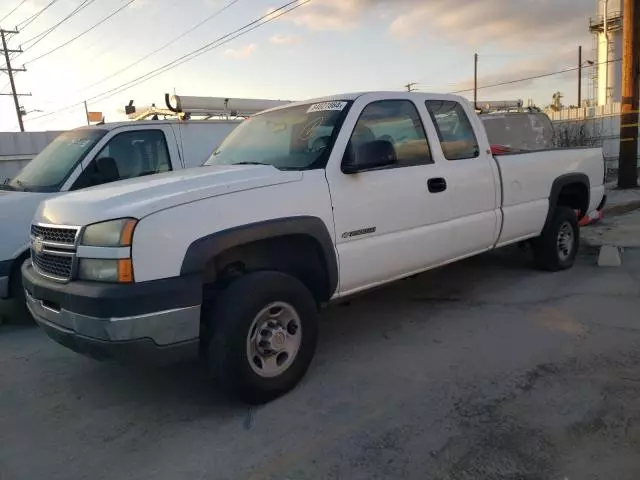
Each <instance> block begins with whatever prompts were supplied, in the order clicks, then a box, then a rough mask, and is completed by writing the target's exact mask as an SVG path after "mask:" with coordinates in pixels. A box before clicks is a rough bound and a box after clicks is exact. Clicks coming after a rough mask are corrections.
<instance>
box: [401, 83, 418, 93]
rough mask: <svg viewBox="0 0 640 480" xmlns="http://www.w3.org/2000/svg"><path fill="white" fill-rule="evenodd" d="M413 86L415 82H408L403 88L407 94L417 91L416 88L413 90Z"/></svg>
mask: <svg viewBox="0 0 640 480" xmlns="http://www.w3.org/2000/svg"><path fill="white" fill-rule="evenodd" d="M414 85H417V83H416V82H409V83H407V84H406V85H405V86H404V88H406V89H407V92H414V91H416V90H417V88H413V87H414Z"/></svg>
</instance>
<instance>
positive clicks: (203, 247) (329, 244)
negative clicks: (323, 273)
mask: <svg viewBox="0 0 640 480" xmlns="http://www.w3.org/2000/svg"><path fill="white" fill-rule="evenodd" d="M286 235H307V236H309V237H312V238H313V239H314V240H316V241H317V242H318V244H319V245H320V248H321V250H322V257H323V260H324V263H325V266H326V267H327V276H328V281H329V285H328V286H329V292H330V296H331V295H333V293H335V291H336V289H337V288H338V258H337V255H336V250H335V246H334V244H333V240H332V239H331V235H330V234H329V230H328V229H327V226H326V225H325V223H324V222H323V221H322V220H321V219H320V218H318V217H312V216H296V217H283V218H276V219H272V220H265V221H262V222H256V223H249V224H246V225H241V226H238V227H233V228H230V229H227V230H222V231H219V232H216V233H212V234H210V235H206V236H204V237H202V238H199V239H197V240H195V241H193V242H192V243H191V245H189V247H188V248H187V251H186V253H185V256H184V259H183V260H182V267H181V269H180V274H181V275H187V274H191V273H201V272H202V271H203V269H204V267H205V265H206V264H207V263H208V262H209V260H211V259H212V258H214V257H216V256H217V255H218V254H220V253H222V252H223V251H225V250H228V249H230V248H233V247H237V246H239V245H245V244H247V243H251V242H256V241H259V240H266V239H269V238H276V237H282V236H286Z"/></svg>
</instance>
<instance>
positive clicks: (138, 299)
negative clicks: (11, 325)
mask: <svg viewBox="0 0 640 480" xmlns="http://www.w3.org/2000/svg"><path fill="white" fill-rule="evenodd" d="M22 279H23V285H24V288H25V297H26V302H27V307H28V308H29V311H30V312H31V314H32V315H33V317H34V319H35V320H36V322H37V323H38V324H39V325H40V326H41V327H42V328H43V330H44V331H45V332H46V333H47V334H48V335H49V336H50V337H51V338H52V339H54V340H55V341H57V342H58V343H60V344H61V345H64V346H65V347H67V348H70V349H71V350H74V351H76V352H78V353H82V354H84V355H87V356H90V357H93V358H97V359H108V358H116V359H122V360H126V361H133V362H136V363H171V362H176V361H181V360H185V359H189V358H193V357H196V356H197V355H198V351H199V335H200V304H201V293H200V292H201V283H200V279H199V278H197V277H195V276H192V277H176V278H174V279H166V280H159V281H153V282H142V283H138V284H136V283H133V284H128V285H112V284H102V283H95V282H71V283H67V284H63V283H59V282H55V281H53V280H49V279H47V278H44V277H42V276H41V275H39V274H38V273H36V272H35V271H34V269H33V267H32V266H31V262H26V263H25V265H24V266H23V267H22Z"/></svg>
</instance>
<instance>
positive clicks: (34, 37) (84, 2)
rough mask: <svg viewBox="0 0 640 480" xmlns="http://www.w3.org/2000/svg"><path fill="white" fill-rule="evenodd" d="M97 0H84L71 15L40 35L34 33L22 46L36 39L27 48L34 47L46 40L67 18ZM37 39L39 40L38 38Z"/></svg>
mask: <svg viewBox="0 0 640 480" xmlns="http://www.w3.org/2000/svg"><path fill="white" fill-rule="evenodd" d="M95 1H96V0H83V2H82V3H81V4H80V5H78V6H77V7H76V8H75V9H74V10H73V11H72V12H71V13H70V14H69V15H67V16H66V17H64V18H63V19H62V20H60V21H59V22H58V23H56V24H55V25H53V26H52V27H50V28H48V29H47V30H45V31H43V32H40V33H39V34H38V35H34V36H33V37H31V38H30V39H28V40H25V41H24V42H23V43H22V46H23V47H24V46H26V45H27V44H28V43H31V42H33V41H34V40H35V42H33V44H31V45H29V46H28V47H26V48H27V49H30V48H33V47H34V46H35V45H37V44H38V43H40V42H41V41H42V40H44V39H45V38H46V37H47V36H48V35H49V34H50V33H51V32H53V31H54V30H55V29H56V28H58V27H59V26H60V25H62V24H63V23H64V22H66V21H67V20H69V19H70V18H72V17H73V16H74V15H76V14H78V13H80V12H81V11H82V10H84V9H85V8H86V7H88V6H89V5H91V4H92V3H93V2H95ZM36 39H37V40H36Z"/></svg>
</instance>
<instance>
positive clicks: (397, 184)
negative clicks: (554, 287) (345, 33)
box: [22, 92, 604, 403]
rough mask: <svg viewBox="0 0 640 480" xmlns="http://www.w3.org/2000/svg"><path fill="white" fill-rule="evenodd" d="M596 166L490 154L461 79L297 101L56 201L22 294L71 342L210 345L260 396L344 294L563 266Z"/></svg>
mask: <svg viewBox="0 0 640 480" xmlns="http://www.w3.org/2000/svg"><path fill="white" fill-rule="evenodd" d="M603 178H604V163H603V155H602V151H601V150H600V149H597V148H591V149H580V148H578V149H559V150H553V149H551V150H536V151H534V152H523V151H519V152H518V153H509V154H505V155H500V156H493V155H492V154H491V149H490V144H489V141H488V139H487V135H486V133H485V130H484V128H483V125H482V121H481V120H480V118H479V117H478V115H476V114H475V112H474V111H473V109H472V108H470V105H469V103H468V102H467V101H466V100H465V99H463V98H461V97H458V96H454V95H438V94H426V93H413V92H412V93H398V92H370V93H356V94H346V95H337V96H333V97H327V98H321V99H315V100H308V101H305V102H299V103H293V104H289V105H287V106H284V107H280V108H275V109H271V110H268V111H265V112H263V113H260V114H257V115H255V116H253V117H251V118H249V119H248V120H246V121H245V122H243V123H242V124H241V125H240V126H238V127H237V128H236V129H235V130H234V131H233V132H232V133H231V134H230V135H229V136H228V137H227V138H226V139H225V140H224V142H222V144H221V145H220V146H219V148H217V149H216V151H215V152H214V153H213V154H212V155H211V157H210V158H209V160H208V161H207V162H205V166H203V167H201V168H196V169H190V170H187V171H183V172H173V173H164V174H159V175H155V176H153V177H151V178H144V179H137V180H136V179H133V180H127V181H123V182H118V183H114V184H110V185H104V186H99V187H94V188H90V189H87V190H85V191H78V192H73V193H70V194H67V195H64V196H61V197H58V198H54V199H50V200H46V201H45V202H43V203H42V204H41V206H40V208H39V210H38V212H37V213H36V215H35V218H34V221H33V224H32V226H31V239H32V242H31V262H26V263H25V264H24V266H23V268H22V272H23V281H24V288H25V294H26V301H27V304H28V307H29V309H30V311H31V313H32V314H33V316H34V317H35V319H36V320H37V322H38V323H39V324H40V325H41V327H42V328H43V329H44V330H45V331H46V332H47V333H48V334H49V335H50V336H51V337H52V338H53V339H55V340H56V341H58V342H59V343H61V344H62V345H65V346H67V347H69V348H70V349H73V350H75V351H77V352H80V353H82V354H86V355H88V356H91V357H95V358H98V359H101V358H116V359H121V360H125V361H133V362H141V361H154V362H155V361H159V362H167V361H178V360H182V359H185V358H191V357H197V356H200V357H202V358H203V359H204V361H205V362H206V363H207V365H208V367H209V369H210V372H211V374H212V378H214V379H216V381H217V382H220V384H221V385H223V386H224V387H225V389H227V390H228V391H230V392H232V393H234V394H236V395H238V396H239V397H240V398H241V399H243V400H244V401H247V402H251V403H260V402H266V401H269V400H270V399H273V398H275V397H277V396H279V395H282V394H284V393H285V392H287V391H289V390H290V389H292V388H293V387H294V386H295V385H296V384H297V383H298V382H299V380H300V379H301V378H302V377H303V376H304V374H305V372H306V370H307V368H308V367H309V365H310V363H311V361H312V358H313V356H314V351H315V348H316V342H317V338H318V310H319V309H318V307H319V306H320V305H323V304H325V303H327V302H329V301H331V300H336V299H341V298H344V297H347V296H349V295H352V294H354V293H356V292H361V291H364V290H368V289H371V288H374V287H377V286H380V285H383V284H385V283H388V282H392V281H394V280H398V279H401V278H403V277H408V276H411V275H414V274H417V273H420V272H424V271H426V270H429V269H433V268H435V267H438V266H441V265H445V264H448V263H451V262H455V261H457V260H460V259H463V258H466V257H470V256H472V255H477V254H480V253H482V252H486V251H488V250H491V249H494V248H499V247H503V246H505V245H510V244H514V243H519V242H524V241H529V242H530V243H531V246H532V250H533V252H534V259H535V264H536V265H537V266H538V267H540V268H541V269H544V270H548V271H558V270H563V269H567V268H570V267H571V266H572V265H573V263H574V259H575V257H576V253H577V251H578V244H579V232H578V220H579V219H580V217H581V216H583V215H584V214H585V213H586V212H589V211H592V210H594V209H596V208H597V207H598V206H599V204H601V203H602V202H603V201H604V185H603ZM576 212H578V214H577V215H576Z"/></svg>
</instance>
